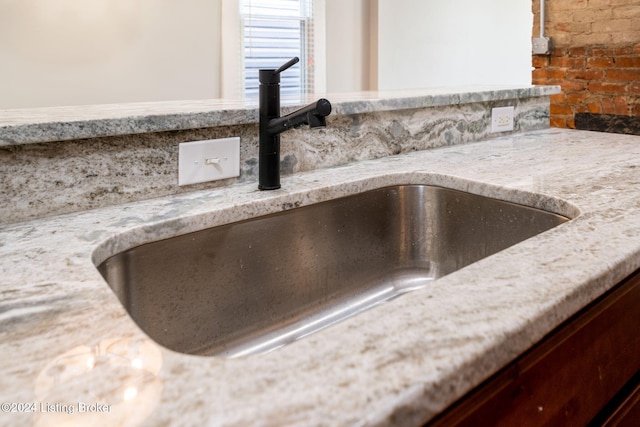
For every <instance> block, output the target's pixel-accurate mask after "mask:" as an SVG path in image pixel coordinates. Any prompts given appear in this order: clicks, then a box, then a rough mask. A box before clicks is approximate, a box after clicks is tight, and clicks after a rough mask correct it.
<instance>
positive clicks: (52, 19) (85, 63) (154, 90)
mask: <svg viewBox="0 0 640 427" xmlns="http://www.w3.org/2000/svg"><path fill="white" fill-rule="evenodd" d="M235 1H237V0H233V2H235ZM223 2H224V3H225V5H227V4H232V1H231V0H180V1H176V0H0V108H19V107H38V106H51V105H82V104H100V103H114V102H136V101H162V100H176V99H206V98H217V97H220V96H221V94H222V93H223V89H222V88H221V84H220V81H221V80H224V81H225V82H226V81H228V80H229V79H230V77H229V76H221V73H222V72H221V62H222V60H221V59H220V58H221V57H223V50H222V49H221V43H225V42H226V43H230V40H231V41H232V40H234V39H237V37H230V36H233V35H234V34H230V33H229V32H227V33H225V34H221V25H220V24H221V19H222V18H221V17H222V13H221V5H222V3H223ZM376 2H378V5H377V7H376ZM376 13H377V17H378V18H377V19H378V21H376V17H375V15H376ZM326 20H327V28H326V90H327V92H330V93H331V92H352V91H360V90H369V89H376V86H377V88H378V89H380V90H390V89H405V88H416V87H429V86H447V85H460V84H478V83H485V84H492V83H497V84H529V83H530V75H531V74H530V73H531V71H530V70H531V65H530V64H531V55H530V38H531V27H532V20H533V17H532V13H531V4H530V0H326ZM376 22H378V28H375V27H376V24H375V23H376ZM319 34H322V32H319ZM376 35H377V36H378V40H377V42H376V39H375V37H376ZM376 47H377V49H376ZM371 49H373V50H372V51H371V52H370V50H371ZM227 51H228V49H227ZM226 54H227V55H228V54H229V52H226ZM376 54H377V55H378V61H376V58H375V56H376ZM316 62H317V64H318V65H320V64H321V61H316ZM227 71H229V70H227ZM233 74H238V71H237V70H235V71H233ZM231 77H233V76H231ZM225 92H227V91H225Z"/></svg>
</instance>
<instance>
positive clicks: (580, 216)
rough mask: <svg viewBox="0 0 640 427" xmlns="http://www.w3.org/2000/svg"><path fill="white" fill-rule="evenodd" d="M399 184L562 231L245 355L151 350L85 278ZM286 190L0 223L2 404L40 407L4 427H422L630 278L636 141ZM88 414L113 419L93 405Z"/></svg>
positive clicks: (415, 164) (636, 223)
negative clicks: (146, 255)
mask: <svg viewBox="0 0 640 427" xmlns="http://www.w3.org/2000/svg"><path fill="white" fill-rule="evenodd" d="M398 183H426V184H434V185H440V186H444V187H449V188H454V189H459V190H464V191H469V192H472V193H477V194H482V195H486V196H490V197H496V198H500V199H505V200H509V201H513V202H516V203H523V204H526V205H531V206H536V207H541V208H544V209H548V210H551V211H554V212H557V213H561V214H565V215H568V216H570V217H571V218H573V219H572V220H571V221H569V222H568V223H566V224H563V225H561V226H559V227H556V228H554V229H552V230H549V231H548V232H545V233H543V234H540V235H538V236H535V237H533V238H531V239H529V240H526V241H524V242H522V243H520V244H518V245H515V246H512V247H511V248H508V249H506V250H504V251H502V252H499V253H497V254H495V255H493V256H491V257H489V258H486V259H484V260H481V261H479V262H477V263H474V264H472V265H470V266H468V267H466V268H464V269H462V270H459V271H457V272H455V273H452V274H450V275H448V276H446V277H443V278H441V279H438V280H436V281H434V282H432V283H431V284H429V285H428V286H426V287H424V288H422V289H419V290H416V291H413V292H411V293H410V294H408V295H405V296H403V297H400V298H397V299H395V300H393V301H391V302H388V303H385V304H383V305H381V306H379V307H376V308H374V309H372V310H370V311H367V312H365V313H362V314H360V315H358V316H356V317H353V318H351V319H349V320H347V321H344V322H342V323H340V324H337V325H334V326H332V327H330V328H327V329H325V330H323V331H321V332H319V333H316V334H314V335H311V336H309V337H307V338H305V339H303V340H300V341H298V342H296V343H294V344H291V345H289V346H286V347H283V348H281V349H279V350H277V351H274V352H271V353H268V354H265V355H261V356H253V357H248V358H240V359H219V358H210V357H199V356H188V355H183V354H178V353H174V352H171V351H169V350H166V349H164V348H161V347H159V346H158V345H156V344H155V343H153V342H152V341H150V340H149V339H148V338H147V337H146V336H145V335H144V334H143V333H142V332H141V331H140V330H139V329H138V328H137V326H136V325H135V324H134V322H133V321H132V320H131V319H130V317H129V316H128V314H127V313H126V311H125V309H124V308H123V307H122V306H121V304H120V302H119V301H118V300H117V298H116V297H115V295H114V294H113V292H112V291H111V289H109V287H108V286H107V284H106V283H105V282H104V281H103V280H102V278H101V276H100V275H99V273H98V272H97V270H96V269H95V267H94V263H99V262H100V261H102V260H103V259H105V258H106V257H107V256H109V255H110V254H112V253H114V252H117V251H119V250H122V249H125V248H127V247H130V246H131V245H136V244H139V243H143V242H147V241H151V240H154V239H160V238H165V237H170V236H173V235H176V234H180V233H185V232H189V231H194V230H198V229H202V228H205V227H209V226H215V225H218V224H224V223H227V222H229V221H236V220H241V219H243V218H249V217H252V216H255V215H259V214H264V213H268V212H277V211H280V210H282V209H284V208H287V207H291V206H301V205H306V204H310V203H314V202H318V201H322V200H327V199H330V198H334V197H339V196H342V195H347V194H352V193H357V192H360V191H364V190H367V189H373V188H377V187H383V186H387V185H391V184H398ZM282 184H283V189H282V190H278V191H273V192H259V191H257V190H256V189H255V185H253V183H239V184H235V185H232V186H228V187H225V188H219V189H206V190H201V191H197V192H192V193H188V194H181V195H174V196H171V197H164V198H158V199H154V200H148V201H142V202H136V203H132V204H127V205H120V206H113V207H107V208H101V209H95V210H92V211H87V212H81V213H75V214H68V215H60V216H55V217H50V218H47V219H39V220H34V221H27V222H21V223H16V224H8V225H4V226H0V300H1V303H0V354H2V355H3V357H1V358H0V402H7V403H16V404H22V403H29V404H30V403H35V406H31V405H29V406H27V407H25V406H20V408H21V410H22V413H17V412H1V413H0V425H2V426H16V425H21V426H28V425H36V426H41V425H47V426H49V425H62V424H63V423H65V422H69V423H75V425H92V426H100V425H107V426H115V425H122V426H158V425H171V426H202V425H210V426H278V427H280V426H305V427H306V426H417V425H421V423H423V422H424V421H426V420H428V419H430V418H431V417H433V416H434V415H435V414H437V413H438V412H439V411H441V410H442V409H444V408H445V407H446V406H448V405H449V404H451V403H452V402H453V401H454V400H455V399H457V398H459V397H460V396H462V395H463V394H464V393H466V392H467V391H469V390H470V389H471V388H473V387H474V386H475V385H477V384H479V383H480V382H481V381H483V380H484V379H486V378H487V377H488V376H490V375H491V374H492V373H494V372H495V371H496V370H498V369H500V368H501V367H502V366H504V365H505V364H506V363H508V362H509V361H510V360H512V359H513V358H514V357H516V356H517V355H518V354H520V353H522V352H523V351H524V350H526V349H527V348H529V347H530V346H531V345H532V344H534V343H535V342H536V341H538V340H539V339H540V338H541V337H542V336H544V335H545V334H546V333H548V332H549V331H550V330H552V329H553V328H554V327H556V326H557V325H558V324H560V323H561V322H562V321H563V320H565V319H566V318H568V317H569V316H571V315H572V314H573V313H575V312H576V311H578V310H579V309H580V308H582V307H584V306H585V305H586V304H588V303H589V302H590V301H592V300H593V299H595V298H596V297H598V296H599V295H601V294H602V293H603V292H605V291H606V290H607V289H609V288H610V287H611V286H613V285H614V284H615V283H617V282H618V281H620V280H621V279H622V278H624V277H625V276H627V275H628V274H630V273H631V272H633V271H634V270H636V269H637V268H639V267H640V198H639V197H638V189H639V188H640V144H638V137H637V136H630V135H619V134H604V133H595V132H585V131H571V130H544V131H536V132H530V133H527V134H521V135H512V136H507V137H504V138H499V139H492V140H488V141H484V142H477V143H473V144H465V145H458V146H448V147H442V148H438V149H433V150H426V151H420V152H413V153H406V154H401V155H398V156H390V157H385V158H381V159H376V160H368V161H362V162H357V163H352V164H347V165H342V166H338V167H332V168H327V169H321V170H315V171H310V172H304V173H299V174H296V175H293V176H290V177H286V178H284V179H283V181H282ZM630 333H634V332H633V331H630ZM96 404H101V405H108V410H109V412H104V413H100V412H89V411H88V410H87V408H91V406H87V405H94V406H93V408H94V409H95V410H97V409H98V407H97V406H95V405H96ZM3 408H7V409H9V410H10V409H11V408H16V410H17V408H18V406H17V405H15V406H13V407H11V406H6V407H3ZM25 408H26V409H25ZM103 408H104V407H103ZM32 409H33V412H31V413H29V412H27V413H25V411H30V410H32ZM81 409H82V411H81ZM69 412H73V413H69Z"/></svg>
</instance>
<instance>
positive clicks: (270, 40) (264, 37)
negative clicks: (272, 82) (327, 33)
mask: <svg viewBox="0 0 640 427" xmlns="http://www.w3.org/2000/svg"><path fill="white" fill-rule="evenodd" d="M311 1H312V0H243V1H241V3H240V17H241V20H242V31H243V43H244V49H243V61H244V93H245V96H246V97H247V98H257V97H258V84H259V82H258V70H260V69H266V68H279V67H280V66H281V65H282V64H284V63H285V62H287V61H288V60H290V59H291V58H293V57H294V56H297V57H299V58H300V62H299V63H298V64H296V65H295V66H293V67H292V68H289V69H288V70H286V71H285V72H284V73H282V75H281V76H280V79H281V83H280V85H281V89H280V90H281V94H282V96H283V97H286V96H300V95H302V94H305V93H309V92H313V84H312V82H313V78H312V77H313V76H312V73H313V66H312V64H313V7H312V4H311Z"/></svg>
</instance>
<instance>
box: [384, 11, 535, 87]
mask: <svg viewBox="0 0 640 427" xmlns="http://www.w3.org/2000/svg"><path fill="white" fill-rule="evenodd" d="M378 16H379V63H378V64H379V69H378V72H379V89H380V90H392V89H411V88H417V87H430V86H433V87H437V86H449V85H461V84H530V83H531V28H532V22H533V15H532V13H531V1H530V0H379V12H378Z"/></svg>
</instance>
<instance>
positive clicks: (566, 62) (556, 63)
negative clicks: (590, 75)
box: [549, 56, 585, 68]
mask: <svg viewBox="0 0 640 427" xmlns="http://www.w3.org/2000/svg"><path fill="white" fill-rule="evenodd" d="M584 64H585V58H583V57H576V58H570V57H568V56H557V57H556V56H552V57H551V60H550V62H549V65H550V66H552V67H562V68H584Z"/></svg>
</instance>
